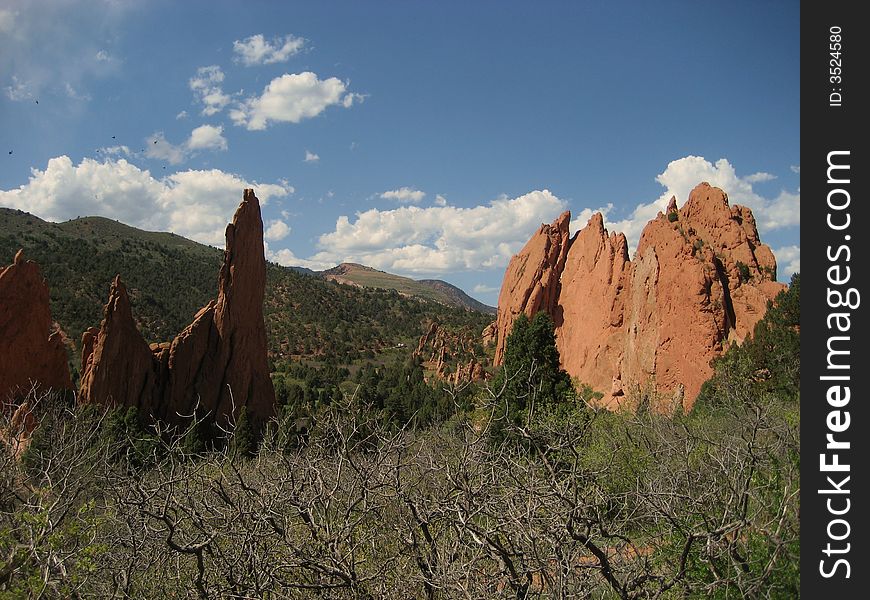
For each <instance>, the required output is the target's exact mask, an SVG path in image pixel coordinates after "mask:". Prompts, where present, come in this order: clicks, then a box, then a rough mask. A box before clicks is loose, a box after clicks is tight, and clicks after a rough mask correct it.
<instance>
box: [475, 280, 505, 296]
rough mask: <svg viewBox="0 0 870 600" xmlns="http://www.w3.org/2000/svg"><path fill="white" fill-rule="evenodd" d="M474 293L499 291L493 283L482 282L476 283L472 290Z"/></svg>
mask: <svg viewBox="0 0 870 600" xmlns="http://www.w3.org/2000/svg"><path fill="white" fill-rule="evenodd" d="M471 291H473V292H474V293H475V294H493V293H495V292H497V291H499V288H498V287H496V286H494V285H485V284H483V283H478V284H477V285H476V286H474V288H472V290H471Z"/></svg>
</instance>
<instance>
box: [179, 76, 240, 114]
mask: <svg viewBox="0 0 870 600" xmlns="http://www.w3.org/2000/svg"><path fill="white" fill-rule="evenodd" d="M223 80H224V72H223V71H221V68H220V67H219V66H217V65H209V66H207V67H200V68H198V69H197V70H196V75H195V76H193V77H191V78H190V80H188V82H187V83H188V85H189V86H190V89H191V91H193V93H194V95H195V96H196V98H197V100H199V102H200V103H202V105H203V109H202V114H203V115H205V116H207V117H208V116H211V115H215V114H217V113H219V112H220V111H222V110H223V109H224V107H226V105H227V104H229V103H230V101H231V100H232V97H231V96H229V95H228V94H225V93H224V91H223V89H222V88H221V83H223Z"/></svg>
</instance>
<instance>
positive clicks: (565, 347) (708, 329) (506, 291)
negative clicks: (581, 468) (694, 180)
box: [496, 183, 784, 411]
mask: <svg viewBox="0 0 870 600" xmlns="http://www.w3.org/2000/svg"><path fill="white" fill-rule="evenodd" d="M569 221H570V214H568V213H565V214H563V215H561V216H560V217H559V218H558V219H557V220H556V221H555V222H554V223H553V224H552V225H543V226H541V229H540V230H539V231H538V232H537V233H535V234H534V235H533V236H532V238H531V239H530V240H529V242H528V243H527V244H526V246H525V248H523V250H521V251H520V252H519V253H518V254H517V255H516V256H514V257H513V258H512V259H511V262H510V264H509V266H508V269H507V272H506V273H505V279H504V283H503V284H502V290H501V294H500V296H499V312H498V320H497V322H496V327H497V337H498V341H497V352H496V364H499V363H500V362H501V360H502V357H503V355H504V344H505V340H506V338H507V335H508V334H509V333H510V330H511V327H512V325H513V321H514V319H515V318H516V316H517V315H518V314H519V313H520V312H525V313H526V314H527V315H529V316H532V315H534V314H535V313H536V312H538V311H541V310H543V311H546V312H547V313H548V314H549V315H550V316H551V317H552V319H553V322H554V325H555V328H556V343H557V346H558V348H559V352H560V355H561V358H562V366H563V368H564V369H565V370H566V371H567V372H568V373H569V374H570V375H572V376H575V377H577V378H578V379H579V380H580V381H582V382H584V383H587V384H590V385H591V386H592V387H593V388H595V389H597V390H602V391H605V390H610V393H609V394H606V395H605V397H604V398H603V399H602V404H603V405H605V406H608V407H611V408H616V407H619V406H622V405H623V404H624V402H626V400H627V399H628V398H632V397H633V398H635V399H636V398H638V397H640V396H643V395H644V394H646V395H648V396H654V397H655V398H657V399H658V400H657V402H658V405H656V406H654V408H656V409H658V410H662V411H670V410H673V409H674V408H675V407H674V403H676V402H679V403H681V404H682V405H683V408H689V407H690V406H691V404H692V403H693V402H694V399H695V397H696V396H697V394H698V392H699V390H700V387H701V384H702V383H703V382H704V381H705V380H706V379H707V378H709V376H710V375H711V374H712V369H711V367H710V360H711V359H712V358H714V357H716V356H718V355H720V354H721V353H722V352H723V350H724V349H725V347H726V346H727V344H729V343H733V342H740V341H742V340H743V339H744V338H745V337H746V335H748V334H749V333H750V332H751V331H752V329H753V327H754V326H755V323H756V322H757V321H758V320H759V319H761V317H763V316H764V313H765V311H766V309H767V302H768V300H772V299H773V298H774V297H775V296H776V294H777V293H778V292H779V291H780V290H782V289H783V287H784V286H783V285H782V284H780V283H777V282H776V280H775V279H776V260H775V258H774V256H773V252H772V251H771V250H770V248H769V247H768V246H766V245H765V244H763V243H762V242H761V240H760V239H759V236H758V230H757V228H756V224H755V219H754V217H753V216H752V212H751V211H750V210H749V209H748V208H746V207H743V206H730V205H729V203H728V197H727V195H726V194H725V193H724V192H723V191H722V190H720V189H718V188H715V187H712V186H710V185H709V184H707V183H702V184H700V185H698V186H696V187H695V189H693V190H692V192H691V193H690V195H689V199H688V201H687V202H686V204H685V205H684V206H683V207H682V208H678V207H677V201H676V199H675V198H672V199H671V202H670V204H669V206H668V208H667V210H666V212H664V213H659V215H658V216H657V217H656V218H655V219H653V220H652V221H650V222H649V223H648V224H647V225H646V227H645V228H644V230H643V233H642V234H641V237H640V241H639V243H638V247H637V251H636V252H635V256H634V258H633V260H630V259H629V256H628V245H627V242H626V239H625V236H624V235H622V234H617V233H608V232H607V230H606V229H605V228H604V220H603V218H602V216H601V215H600V214H596V215H594V216H593V217H592V218H591V219H590V221H589V223H588V224H587V225H586V227H584V228H583V229H582V230H581V231H579V232H578V233H577V234H576V235H575V236H574V237H572V238H569V237H568V229H567V227H568V222H569ZM653 392H655V393H653ZM663 399H666V400H663Z"/></svg>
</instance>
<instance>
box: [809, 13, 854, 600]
mask: <svg viewBox="0 0 870 600" xmlns="http://www.w3.org/2000/svg"><path fill="white" fill-rule="evenodd" d="M862 6H863V5H862V3H859V2H848V3H847V2H845V1H839V2H838V1H827V2H822V1H813V2H804V3H802V5H801V26H800V29H801V31H800V33H801V43H800V45H801V57H800V59H801V99H800V100H801V188H802V189H801V211H802V214H801V267H802V273H801V282H802V286H801V287H802V294H801V296H802V297H801V513H800V515H801V592H802V595H803V597H805V598H837V599H848V598H867V597H868V594H870V560H868V558H870V553H868V550H867V549H868V547H870V531H868V529H867V513H868V511H870V499H868V493H867V492H866V490H868V489H870V470H868V468H867V464H868V460H870V457H868V454H870V443H868V441H870V411H868V409H867V404H868V386H870V359H868V357H870V351H868V347H870V338H868V335H867V325H866V323H867V318H866V313H867V311H868V310H870V290H868V288H867V286H866V277H867V271H868V269H870V254H868V246H870V244H868V241H867V240H868V233H867V228H868V227H870V217H868V211H867V203H868V200H870V197H868V190H870V165H868V160H867V151H866V144H867V142H866V138H867V136H868V134H870V126H868V122H870V114H865V113H870V104H868V97H867V93H866V89H867V85H866V79H867V78H868V77H870V61H868V60H867V46H868V33H867V23H866V22H865V21H863V20H862V19H861V18H860V17H859V16H858V8H859V7H862ZM832 27H840V28H841V29H842V31H841V35H842V41H841V44H842V48H841V50H840V52H841V55H840V57H839V58H840V60H841V61H842V65H841V69H842V72H841V76H842V81H841V82H836V81H831V76H832V73H831V68H832V67H835V66H836V64H832V63H831V59H832V58H833V57H832V55H831V48H830V43H831V40H830V36H831V28H832ZM835 91H838V92H839V93H840V94H842V101H841V103H840V104H841V105H840V106H832V105H831V104H832V99H831V93H832V92H835ZM834 100H836V97H835V98H834ZM843 150H848V151H849V155H848V164H849V165H850V171H849V172H850V177H849V178H850V183H849V184H848V185H847V186H845V187H847V188H848V192H849V194H850V197H851V201H850V204H849V207H848V209H847V210H848V212H849V215H850V218H851V225H850V227H849V228H848V230H845V231H834V230H833V229H831V228H830V227H829V226H828V223H827V218H828V213H829V212H833V211H831V210H830V209H829V208H828V205H827V204H828V199H827V195H828V193H829V192H830V190H831V189H833V188H837V187H843V186H838V185H830V184H828V177H827V169H828V153H829V152H831V151H843ZM838 161H839V162H843V161H844V159H842V158H839V159H838ZM840 173H842V171H840ZM838 198H839V200H838V201H841V200H842V198H843V196H842V195H841V194H840V195H838ZM835 217H836V218H837V219H840V220H842V218H843V215H842V212H841V213H839V214H836V215H835ZM846 235H849V237H850V240H848V241H847V240H846V239H845V236H846ZM843 244H846V245H848V246H849V247H850V250H851V260H850V261H849V262H845V260H843V259H844V258H845V253H843V254H841V255H840V256H841V260H839V261H837V262H838V263H839V264H840V265H848V266H849V267H850V268H851V278H850V281H849V282H848V283H847V284H844V285H841V286H839V289H840V290H845V289H847V288H849V287H854V288H856V289H857V290H858V291H859V292H860V294H861V303H860V306H859V307H858V308H856V309H854V310H851V309H848V308H838V309H834V308H831V307H830V306H829V305H828V301H827V293H828V288H829V287H832V289H836V288H837V286H831V285H830V284H829V282H828V273H827V270H828V268H829V267H830V266H831V265H833V264H835V263H834V262H832V261H830V260H829V259H828V247H829V246H830V247H831V248H832V252H833V251H835V250H836V249H837V248H838V247H839V246H841V245H843ZM865 292H866V293H865ZM840 311H847V312H850V316H851V330H850V332H849V333H848V334H844V333H838V332H836V330H834V331H833V332H832V331H829V329H828V315H829V314H830V313H832V312H840ZM831 335H849V337H850V340H849V342H848V346H849V348H848V349H849V350H850V355H849V356H848V361H849V363H850V365H851V369H850V370H849V371H848V374H849V375H850V381H849V382H848V383H843V384H844V385H849V387H850V391H851V400H850V402H849V404H848V405H847V406H845V407H842V408H841V409H840V410H848V411H849V417H850V426H849V428H848V430H847V431H845V432H843V433H838V434H836V436H837V439H839V440H844V441H848V442H850V444H851V447H850V448H849V449H848V450H845V451H840V452H839V454H840V458H839V460H840V462H841V463H845V464H849V465H850V471H849V473H847V475H849V476H850V477H851V479H850V480H849V482H848V483H847V484H846V485H843V486H842V487H843V488H848V489H849V494H848V495H830V494H822V493H820V490H825V489H829V488H831V485H830V484H829V482H828V481H827V476H828V475H831V476H833V478H834V479H835V480H837V481H838V482H839V481H841V480H842V475H843V474H841V473H822V472H821V470H820V454H822V453H825V452H828V454H829V455H830V453H831V452H833V451H832V450H826V449H825V445H826V435H827V434H828V433H829V429H828V425H827V422H826V419H827V417H828V413H829V411H830V410H835V409H834V408H833V407H831V406H830V405H829V404H828V402H827V398H826V393H827V391H828V388H829V386H830V385H832V383H831V382H829V381H822V380H820V377H821V376H823V375H826V374H831V372H830V371H829V370H828V369H827V358H828V347H827V343H828V338H829V336H831ZM839 347H840V348H841V349H842V348H845V346H844V345H843V344H842V343H840V346H839ZM844 372H845V371H840V372H839V374H842V373H844ZM828 462H830V459H828ZM846 497H848V498H849V500H850V508H849V511H848V513H846V514H845V515H842V516H841V517H837V516H834V515H831V514H830V513H829V511H828V508H827V505H826V502H827V500H828V498H833V499H834V500H833V503H834V504H833V506H834V508H835V509H838V508H839V509H841V508H842V507H843V506H844V503H845V498H846ZM836 518H843V519H845V520H846V521H848V522H849V535H848V538H846V539H844V540H842V541H834V540H829V537H828V532H827V529H828V524H829V523H830V522H831V520H832V519H836ZM832 531H833V533H834V535H836V536H840V535H842V534H843V532H845V531H846V528H845V526H844V525H843V524H842V523H839V524H836V525H834V527H833V529H832ZM829 541H830V543H831V544H832V547H834V548H837V547H840V548H845V544H847V543H848V544H850V546H849V547H848V548H849V551H848V552H847V553H843V554H831V555H830V557H828V556H826V555H825V552H824V550H825V549H826V547H827V544H828V542H829ZM837 558H844V559H845V560H847V561H848V563H849V566H850V573H849V577H848V578H846V577H845V574H846V569H845V566H844V565H842V564H841V565H840V567H839V568H838V569H837V571H836V572H835V574H834V576H832V577H829V578H826V577H823V576H822V574H821V572H820V561H822V560H824V561H826V562H825V565H826V567H825V568H826V569H828V570H829V571H830V568H831V567H832V566H833V565H834V562H835V561H836V559H837Z"/></svg>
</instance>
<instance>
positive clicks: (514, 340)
mask: <svg viewBox="0 0 870 600" xmlns="http://www.w3.org/2000/svg"><path fill="white" fill-rule="evenodd" d="M559 363H560V358H559V350H558V348H556V334H555V330H554V328H553V322H552V321H551V320H550V317H549V315H547V314H546V313H543V312H539V313H537V314H536V315H535V316H534V317H533V318H532V319H531V320H529V318H528V317H527V316H526V315H525V314H521V315H520V316H519V317H517V319H516V321H514V325H513V329H512V330H511V333H510V335H509V336H508V338H507V342H506V346H505V353H504V361H503V364H502V366H501V368H500V370H499V372H498V373H497V375H496V377H495V379H494V380H493V384H492V389H493V390H494V391H495V392H496V393H498V394H499V398H500V400H501V402H502V404H503V405H505V406H506V407H507V414H505V415H502V416H503V417H505V418H506V419H507V420H508V421H510V422H513V423H515V424H520V423H522V422H523V421H524V420H528V419H530V418H531V417H532V416H533V413H534V411H535V409H536V407H543V406H546V407H555V406H556V405H558V404H560V403H563V402H566V401H567V402H573V400H574V393H573V386H572V384H571V378H570V376H569V375H568V373H566V372H565V371H564V370H563V369H562V368H561V367H560V366H559Z"/></svg>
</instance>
